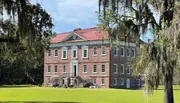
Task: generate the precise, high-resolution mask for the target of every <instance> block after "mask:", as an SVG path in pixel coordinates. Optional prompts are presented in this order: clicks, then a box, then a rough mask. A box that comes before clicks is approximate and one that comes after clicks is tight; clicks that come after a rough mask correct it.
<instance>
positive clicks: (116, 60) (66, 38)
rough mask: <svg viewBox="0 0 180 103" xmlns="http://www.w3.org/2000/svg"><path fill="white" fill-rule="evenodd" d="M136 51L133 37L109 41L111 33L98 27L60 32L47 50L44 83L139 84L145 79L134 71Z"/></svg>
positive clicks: (114, 86)
mask: <svg viewBox="0 0 180 103" xmlns="http://www.w3.org/2000/svg"><path fill="white" fill-rule="evenodd" d="M136 53H137V51H136V44H135V42H133V40H132V41H131V42H129V43H127V42H124V41H114V42H110V40H109V38H108V34H107V33H106V32H102V31H100V30H98V28H87V29H80V28H79V29H75V30H73V31H72V32H66V33H61V34H59V35H57V36H56V37H54V38H53V39H52V40H51V44H50V49H49V50H46V51H45V52H44V84H45V85H46V86H47V85H53V84H54V83H58V84H61V85H63V84H66V83H67V82H70V84H71V85H74V86H75V85H80V84H83V83H85V82H92V83H93V84H96V85H97V86H98V87H101V88H104V87H105V88H137V87H140V86H141V84H142V81H141V80H140V79H139V78H138V77H134V76H132V75H131V74H132V69H133V68H131V65H132V63H133V61H134V58H135V57H136Z"/></svg>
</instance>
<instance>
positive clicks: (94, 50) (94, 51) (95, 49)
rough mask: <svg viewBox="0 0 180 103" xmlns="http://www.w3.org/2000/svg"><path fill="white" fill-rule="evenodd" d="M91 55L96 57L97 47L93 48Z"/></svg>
mask: <svg viewBox="0 0 180 103" xmlns="http://www.w3.org/2000/svg"><path fill="white" fill-rule="evenodd" d="M93 55H94V56H96V55H97V47H93Z"/></svg>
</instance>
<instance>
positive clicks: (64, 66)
mask: <svg viewBox="0 0 180 103" xmlns="http://www.w3.org/2000/svg"><path fill="white" fill-rule="evenodd" d="M64 70H65V71H64ZM62 73H66V65H62Z"/></svg>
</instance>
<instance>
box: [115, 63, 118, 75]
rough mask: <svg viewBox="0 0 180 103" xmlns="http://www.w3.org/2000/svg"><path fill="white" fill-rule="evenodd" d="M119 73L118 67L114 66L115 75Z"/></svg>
mask: <svg viewBox="0 0 180 103" xmlns="http://www.w3.org/2000/svg"><path fill="white" fill-rule="evenodd" d="M117 73H118V65H117V64H114V74H117Z"/></svg>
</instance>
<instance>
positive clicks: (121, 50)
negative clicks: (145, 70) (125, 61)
mask: <svg viewBox="0 0 180 103" xmlns="http://www.w3.org/2000/svg"><path fill="white" fill-rule="evenodd" d="M122 49H123V51H122ZM121 52H123V55H122V54H121ZM120 54H121V57H124V47H121V50H120Z"/></svg>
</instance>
